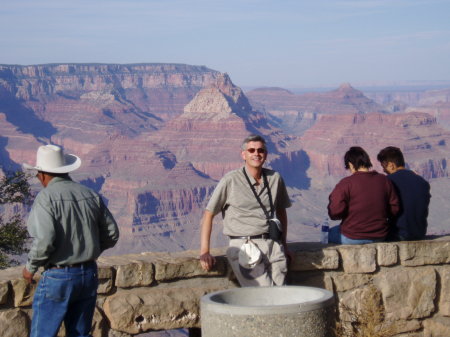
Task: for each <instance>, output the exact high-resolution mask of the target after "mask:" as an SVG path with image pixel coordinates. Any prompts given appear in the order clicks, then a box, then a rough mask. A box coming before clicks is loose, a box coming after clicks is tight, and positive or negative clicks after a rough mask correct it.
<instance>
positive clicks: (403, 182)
mask: <svg viewBox="0 0 450 337" xmlns="http://www.w3.org/2000/svg"><path fill="white" fill-rule="evenodd" d="M388 178H389V179H390V180H391V181H392V183H393V184H394V187H395V189H396V191H397V195H398V197H399V199H400V212H399V213H398V214H397V216H396V217H395V218H394V220H393V224H392V227H391V228H392V232H391V234H390V237H391V238H392V239H393V240H421V239H424V238H425V235H426V233H427V226H428V223H427V217H428V206H429V204H430V198H431V194H430V184H429V183H428V182H427V181H426V180H425V179H424V178H422V177H421V176H419V175H418V174H416V173H414V172H413V171H411V170H407V169H401V170H398V171H397V172H395V173H392V174H390V175H388Z"/></svg>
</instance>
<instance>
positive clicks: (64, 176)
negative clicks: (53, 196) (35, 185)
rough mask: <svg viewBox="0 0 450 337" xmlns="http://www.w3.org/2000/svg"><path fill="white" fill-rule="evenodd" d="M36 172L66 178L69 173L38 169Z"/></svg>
mask: <svg viewBox="0 0 450 337" xmlns="http://www.w3.org/2000/svg"><path fill="white" fill-rule="evenodd" d="M38 172H40V173H45V174H47V175H49V176H52V177H60V178H67V177H69V173H51V172H45V171H38Z"/></svg>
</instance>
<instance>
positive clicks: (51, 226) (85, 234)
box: [26, 177, 119, 273]
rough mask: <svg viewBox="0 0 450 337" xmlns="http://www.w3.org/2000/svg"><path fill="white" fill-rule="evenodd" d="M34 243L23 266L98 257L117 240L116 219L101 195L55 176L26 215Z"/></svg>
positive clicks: (86, 259) (34, 266) (29, 268)
mask: <svg viewBox="0 0 450 337" xmlns="http://www.w3.org/2000/svg"><path fill="white" fill-rule="evenodd" d="M27 226H28V232H29V233H30V236H31V237H33V244H32V246H31V249H30V252H29V253H28V262H27V265H26V268H27V270H28V271H30V272H31V273H35V272H36V271H37V270H38V268H39V267H40V266H44V267H45V266H47V265H69V264H75V263H80V262H85V261H91V260H95V259H97V258H98V257H99V256H100V254H101V252H102V251H104V250H105V249H107V248H110V247H113V246H114V245H115V244H116V242H117V240H118V239H119V229H118V226H117V223H116V221H115V220H114V218H113V216H112V214H111V213H110V211H109V210H108V208H107V207H106V206H105V205H104V203H103V201H102V198H101V197H100V196H99V195H98V194H97V193H96V192H94V191H93V190H91V189H90V188H88V187H86V186H83V185H81V184H79V183H76V182H74V181H72V180H71V179H70V178H61V177H54V178H53V179H52V180H51V181H50V182H49V183H48V185H47V187H46V188H44V189H43V190H42V191H40V192H39V194H38V195H37V197H36V199H35V201H34V203H33V207H32V209H31V213H30V215H29V217H28V222H27Z"/></svg>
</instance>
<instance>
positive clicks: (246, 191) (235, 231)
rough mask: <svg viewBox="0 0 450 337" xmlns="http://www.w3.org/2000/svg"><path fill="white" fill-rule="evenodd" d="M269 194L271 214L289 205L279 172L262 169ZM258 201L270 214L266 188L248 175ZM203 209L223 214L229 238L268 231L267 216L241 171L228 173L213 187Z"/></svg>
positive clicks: (225, 232)
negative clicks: (270, 195)
mask: <svg viewBox="0 0 450 337" xmlns="http://www.w3.org/2000/svg"><path fill="white" fill-rule="evenodd" d="M264 172H265V173H266V176H267V181H268V183H269V188H270V191H271V194H272V201H273V205H274V211H276V210H277V209H282V208H288V207H290V206H291V202H290V200H289V196H288V194H287V191H286V186H285V185H284V181H283V178H281V176H280V174H279V173H278V172H275V171H272V170H269V169H264ZM247 175H248V177H249V179H250V182H251V183H252V184H253V186H255V189H256V193H258V195H259V198H260V199H261V202H262V203H263V205H264V206H265V207H266V210H267V211H268V212H269V213H270V202H269V195H268V193H267V186H265V185H264V182H263V184H261V185H259V186H256V184H257V182H256V180H255V179H254V178H253V177H252V176H251V175H250V174H249V173H248V172H247ZM206 209H207V210H208V211H210V212H211V213H213V214H214V215H216V214H218V213H219V212H222V217H223V219H224V220H223V227H224V228H223V233H224V234H225V235H229V236H244V235H245V236H246V235H259V234H263V233H267V232H268V231H269V228H268V225H267V219H266V215H265V214H264V211H263V210H262V208H261V206H260V204H259V203H258V201H257V200H256V198H255V195H254V194H253V192H252V189H251V188H250V185H249V184H248V182H247V180H246V178H245V176H244V173H243V172H242V168H240V169H238V170H234V171H231V172H228V173H227V174H226V175H225V176H224V177H223V178H222V179H221V180H220V181H219V184H218V185H217V187H216V188H215V190H214V192H213V194H212V196H211V199H210V200H209V202H208V205H207V206H206Z"/></svg>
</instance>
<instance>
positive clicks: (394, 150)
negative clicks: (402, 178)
mask: <svg viewBox="0 0 450 337" xmlns="http://www.w3.org/2000/svg"><path fill="white" fill-rule="evenodd" d="M377 159H378V161H379V162H380V163H382V164H383V163H387V162H391V163H394V164H395V166H397V167H403V166H405V158H403V153H402V151H400V149H399V148H398V147H395V146H388V147H385V148H384V149H383V150H381V151H380V153H378V156H377Z"/></svg>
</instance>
